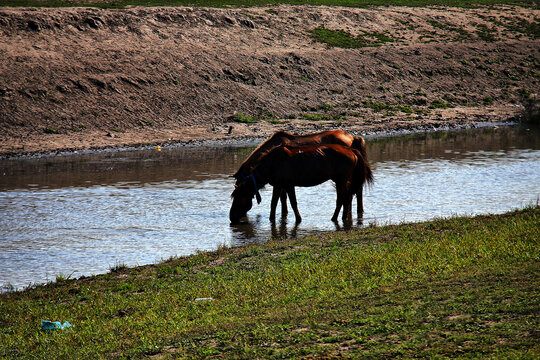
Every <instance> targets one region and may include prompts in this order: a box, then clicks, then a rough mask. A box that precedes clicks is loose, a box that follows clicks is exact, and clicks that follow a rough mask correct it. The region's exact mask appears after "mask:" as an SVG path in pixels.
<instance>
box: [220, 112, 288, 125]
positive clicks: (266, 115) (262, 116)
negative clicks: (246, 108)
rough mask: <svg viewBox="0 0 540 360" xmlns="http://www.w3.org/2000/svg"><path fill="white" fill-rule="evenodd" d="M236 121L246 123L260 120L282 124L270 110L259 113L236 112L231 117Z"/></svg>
mask: <svg viewBox="0 0 540 360" xmlns="http://www.w3.org/2000/svg"><path fill="white" fill-rule="evenodd" d="M230 119H231V120H232V121H234V122H239V123H244V124H255V123H257V122H259V121H267V122H269V123H271V124H281V123H282V122H281V121H279V120H278V119H277V117H276V116H275V115H274V114H273V113H271V112H270V111H263V112H261V113H259V114H258V115H245V114H242V113H236V114H234V115H232V116H231V117H230Z"/></svg>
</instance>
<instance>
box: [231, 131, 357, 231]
mask: <svg viewBox="0 0 540 360" xmlns="http://www.w3.org/2000/svg"><path fill="white" fill-rule="evenodd" d="M318 144H338V145H343V146H347V147H350V148H354V149H357V150H358V151H360V153H361V154H362V157H363V158H364V161H365V162H367V153H366V142H365V141H364V139H363V138H362V137H361V136H352V135H351V134H349V133H347V132H345V131H343V130H333V131H324V132H319V133H315V134H309V135H293V134H289V133H287V132H285V131H278V132H276V133H275V134H274V135H272V136H271V137H269V138H268V139H267V140H265V141H264V142H263V143H262V144H261V145H259V146H258V147H257V148H256V149H255V150H253V152H252V153H251V154H250V155H249V157H248V158H247V159H246V160H245V161H244V162H243V163H242V165H241V166H240V169H238V171H237V172H236V173H235V174H234V175H233V176H234V177H235V178H236V185H239V184H240V183H242V182H244V181H245V180H246V177H247V175H248V174H250V173H251V171H252V170H253V168H254V167H255V166H256V165H257V164H258V162H259V160H260V159H261V158H262V156H264V155H265V154H266V153H268V152H269V151H270V150H272V149H274V148H276V147H278V146H281V145H292V146H302V145H318ZM292 191H294V189H293V190H292ZM278 198H279V199H281V215H282V216H286V215H287V212H288V211H287V192H286V191H284V190H283V189H280V188H277V187H274V189H273V193H272V203H271V207H270V220H272V221H274V219H275V217H276V207H277V200H278ZM356 198H357V202H358V203H357V213H358V217H361V216H362V215H363V214H364V206H363V200H362V188H360V189H359V191H358V193H357V194H356ZM291 205H292V204H291Z"/></svg>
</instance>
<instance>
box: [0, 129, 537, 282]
mask: <svg viewBox="0 0 540 360" xmlns="http://www.w3.org/2000/svg"><path fill="white" fill-rule="evenodd" d="M251 150H252V148H249V147H248V148H245V147H227V148H224V147H205V148H203V147H178V148H169V149H163V150H162V151H156V150H154V149H152V150H144V151H142V150H139V151H131V152H130V151H122V152H108V153H101V154H85V155H75V156H57V157H48V158H41V159H27V160H17V161H13V160H4V161H0V175H1V176H0V215H1V216H0V286H2V287H4V288H9V287H12V286H13V287H16V288H21V287H25V286H28V285H30V284H33V283H43V282H47V281H50V280H54V279H56V277H57V276H58V275H62V276H64V277H73V278H77V277H80V276H82V275H90V274H97V273H103V272H107V271H108V270H109V269H111V268H112V267H114V266H116V265H124V264H125V265H128V266H135V265H143V264H148V263H154V262H157V261H160V260H162V259H167V258H169V257H171V256H181V255H187V254H191V253H194V252H195V251H197V250H211V249H215V248H216V247H217V246H219V245H220V244H225V245H240V244H243V243H246V242H251V241H265V240H266V239H268V238H269V237H272V236H274V237H281V236H299V235H304V234H309V233H312V232H318V231H333V230H336V229H341V228H343V224H337V225H336V224H334V223H333V222H331V221H330V217H331V215H332V211H333V207H334V202H335V191H334V188H333V185H332V184H331V183H325V184H323V185H320V186H318V187H313V188H298V189H297V196H298V203H299V208H300V212H301V213H302V216H303V222H302V223H301V224H300V225H299V226H296V225H295V224H294V216H293V215H292V213H291V214H290V215H289V219H288V222H287V220H278V221H277V222H276V224H271V223H270V222H269V221H268V214H269V203H270V195H271V189H266V190H264V191H263V192H262V196H263V202H262V203H261V204H260V205H258V206H257V205H256V206H254V208H253V209H252V210H251V211H250V212H249V217H248V218H249V222H248V223H247V224H243V225H239V226H235V227H231V226H230V225H229V220H228V211H229V207H230V204H231V202H230V198H229V195H230V193H231V191H232V188H233V186H232V184H233V181H232V179H231V178H230V177H229V175H230V174H232V173H233V172H234V171H235V170H236V169H237V168H238V167H239V165H240V163H241V162H242V161H243V160H244V158H245V157H246V156H247V155H248V154H249V153H250V151H251ZM368 151H369V156H370V160H371V161H372V165H373V168H374V171H375V176H376V182H375V186H374V187H373V188H372V189H371V190H368V191H366V193H365V199H364V202H365V210H366V213H365V217H364V220H363V224H364V225H369V224H372V223H377V224H386V223H398V222H403V221H421V220H425V219H431V218H434V217H441V216H452V215H456V214H459V215H469V214H481V213H500V212H505V211H508V210H511V209H514V208H517V207H523V206H526V205H530V204H533V203H536V202H537V201H538V197H539V196H540V132H539V131H538V130H537V129H536V130H535V129H525V128H504V127H501V128H498V129H481V130H474V131H462V132H448V133H434V134H416V135H409V136H400V137H392V138H378V139H370V140H369V141H368ZM278 219H279V211H278ZM355 226H359V225H358V224H355Z"/></svg>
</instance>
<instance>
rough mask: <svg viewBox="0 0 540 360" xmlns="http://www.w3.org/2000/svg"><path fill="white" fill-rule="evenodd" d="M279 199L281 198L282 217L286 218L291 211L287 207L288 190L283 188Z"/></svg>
mask: <svg viewBox="0 0 540 360" xmlns="http://www.w3.org/2000/svg"><path fill="white" fill-rule="evenodd" d="M279 199H280V200H281V217H282V218H285V217H287V214H288V213H289V209H288V208H287V192H286V191H285V190H281V195H280V197H279Z"/></svg>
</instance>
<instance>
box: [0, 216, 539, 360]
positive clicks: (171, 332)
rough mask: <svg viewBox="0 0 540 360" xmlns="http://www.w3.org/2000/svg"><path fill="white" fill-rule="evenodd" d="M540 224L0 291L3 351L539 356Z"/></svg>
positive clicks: (234, 253) (321, 239)
mask: <svg viewBox="0 0 540 360" xmlns="http://www.w3.org/2000/svg"><path fill="white" fill-rule="evenodd" d="M539 220H540V209H539V208H532V207H531V208H527V209H524V210H520V211H516V212H512V213H508V214H503V215H491V216H478V217H474V218H465V217H460V218H451V219H446V220H444V219H443V220H435V221H430V222H426V223H418V224H403V225H395V226H384V227H379V226H376V225H372V226H369V227H367V228H362V229H358V230H354V231H349V232H335V233H329V234H326V235H317V236H311V237H307V238H300V239H294V240H292V239H280V240H276V241H269V242H267V243H266V244H250V245H246V246H243V247H238V248H231V249H227V248H220V249H218V250H217V251H214V252H202V253H199V254H196V255H193V256H189V257H182V258H174V259H170V260H168V261H166V262H163V263H161V264H157V265H150V266H144V267H137V268H133V269H126V268H118V269H115V271H114V272H110V273H108V274H104V275H99V276H93V277H89V278H82V279H78V280H73V279H63V280H62V281H60V282H56V283H50V284H47V285H39V286H33V287H31V288H29V289H27V290H25V291H20V292H14V293H4V294H0V335H1V336H0V358H2V359H19V358H94V359H96V358H100V359H113V358H131V359H133V358H134V359H141V358H150V357H155V358H168V357H173V358H203V357H212V356H215V355H219V356H220V357H225V358H264V359H272V358H315V357H326V358H338V357H345V358H359V357H363V358H398V359H407V358H412V357H422V358H463V357H467V358H531V359H532V358H537V357H538V355H539V354H540V344H539V343H538V338H537V334H538V328H540V319H539V317H538V316H537V314H538V309H539V306H540V251H539V250H540V248H539V245H540V243H539V239H540V221H539ZM41 319H50V320H55V321H56V320H58V321H62V322H63V321H69V322H70V323H71V324H72V325H73V327H72V328H70V329H69V330H65V331H58V332H41V331H40V321H41Z"/></svg>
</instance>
